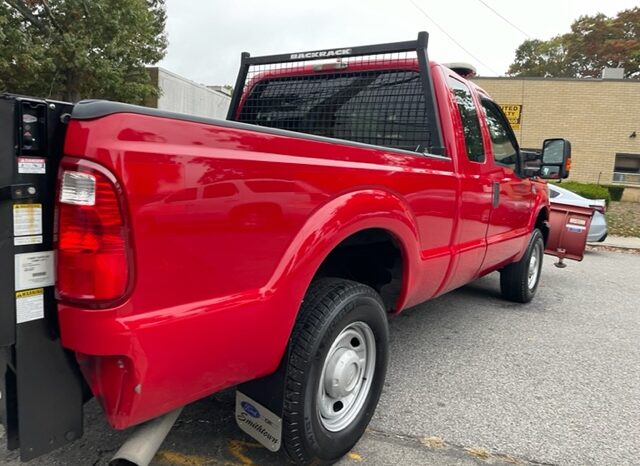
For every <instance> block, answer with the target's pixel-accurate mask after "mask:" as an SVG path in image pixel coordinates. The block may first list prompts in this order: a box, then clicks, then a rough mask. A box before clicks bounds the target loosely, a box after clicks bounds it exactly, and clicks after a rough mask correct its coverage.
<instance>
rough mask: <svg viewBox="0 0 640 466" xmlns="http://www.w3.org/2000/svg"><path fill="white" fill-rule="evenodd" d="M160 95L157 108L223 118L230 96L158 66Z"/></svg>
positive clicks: (225, 114)
mask: <svg viewBox="0 0 640 466" xmlns="http://www.w3.org/2000/svg"><path fill="white" fill-rule="evenodd" d="M158 86H159V87H160V91H161V95H160V97H159V98H158V109H160V110H167V111H170V112H179V113H187V114H189V115H197V116H203V117H209V118H218V119H225V118H226V117H227V110H228V109H229V103H230V102H231V97H229V96H228V95H226V94H224V93H222V92H219V91H214V90H212V89H209V88H207V87H206V86H204V85H202V84H198V83H196V82H193V81H190V80H188V79H186V78H183V77H182V76H179V75H177V74H174V73H172V72H170V71H167V70H165V69H163V68H158Z"/></svg>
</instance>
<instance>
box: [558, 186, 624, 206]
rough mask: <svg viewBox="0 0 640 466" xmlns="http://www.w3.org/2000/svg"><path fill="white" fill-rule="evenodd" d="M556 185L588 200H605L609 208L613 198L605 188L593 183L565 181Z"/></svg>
mask: <svg viewBox="0 0 640 466" xmlns="http://www.w3.org/2000/svg"><path fill="white" fill-rule="evenodd" d="M556 184H557V185H558V186H560V187H562V188H565V189H568V190H569V191H573V192H574V193H576V194H578V195H579V196H582V197H586V198H587V199H604V200H605V201H606V202H607V206H608V205H609V202H611V198H612V196H611V194H609V190H608V189H607V188H606V187H604V186H599V185H597V184H591V183H578V182H577V181H564V182H562V183H556ZM621 196H622V194H621Z"/></svg>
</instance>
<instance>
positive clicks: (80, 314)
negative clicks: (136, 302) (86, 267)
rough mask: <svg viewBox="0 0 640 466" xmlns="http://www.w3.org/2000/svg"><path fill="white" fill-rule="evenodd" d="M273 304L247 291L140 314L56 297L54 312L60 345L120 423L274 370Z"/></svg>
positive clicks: (284, 331) (280, 328)
mask: <svg viewBox="0 0 640 466" xmlns="http://www.w3.org/2000/svg"><path fill="white" fill-rule="evenodd" d="M272 309H282V307H278V306H277V305H275V299H265V298H264V297H260V296H258V295H257V294H255V293H251V294H243V295H236V296H234V297H233V298H232V299H228V300H226V302H221V301H220V300H217V302H216V300H213V301H210V302H204V303H191V304H189V305H184V306H177V307H174V308H169V309H163V310H159V311H155V312H150V313H143V314H131V309H130V306H129V305H128V304H125V305H123V306H122V307H120V308H118V309H115V310H105V311H99V310H86V309H78V308H75V307H72V306H68V305H64V304H60V305H59V316H60V328H61V335H62V344H63V346H64V347H66V348H68V349H71V350H73V351H74V352H75V353H76V358H77V360H78V363H79V365H80V368H81V371H82V373H83V375H84V377H85V379H86V380H87V382H88V383H89V385H90V387H91V390H92V392H93V394H94V395H95V397H96V398H97V399H98V400H99V402H100V404H101V405H102V407H103V410H104V412H105V415H106V417H107V419H108V421H109V423H110V424H111V425H112V426H113V427H114V428H116V429H124V428H127V427H129V426H132V425H135V424H139V423H141V422H144V421H146V420H149V419H152V418H154V417H157V416H159V415H161V414H164V413H166V412H169V411H171V410H173V409H176V408H178V407H181V406H184V405H185V404H188V403H190V402H192V401H195V400H197V399H199V398H202V397H204V396H207V395H209V394H212V393H214V392H216V391H219V390H222V389H224V388H227V387H229V386H232V385H236V384H238V383H242V382H245V381H248V380H251V379H254V378H257V377H261V376H264V375H267V374H269V373H271V372H273V371H274V370H275V369H276V368H277V365H278V363H279V362H280V358H281V357H282V354H283V353H284V350H285V346H286V342H287V336H288V332H289V329H288V328H287V325H286V320H285V319H282V320H279V319H274V316H273V315H271V314H270V313H269V310H272ZM126 314H129V315H128V316H126V317H122V315H126ZM278 320H279V321H278ZM274 322H278V324H277V325H276V324H274Z"/></svg>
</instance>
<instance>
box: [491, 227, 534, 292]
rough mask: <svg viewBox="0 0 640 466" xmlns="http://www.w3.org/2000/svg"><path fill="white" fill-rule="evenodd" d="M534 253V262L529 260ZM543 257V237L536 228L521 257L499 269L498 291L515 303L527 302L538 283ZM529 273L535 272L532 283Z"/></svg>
mask: <svg viewBox="0 0 640 466" xmlns="http://www.w3.org/2000/svg"><path fill="white" fill-rule="evenodd" d="M534 255H536V257H537V259H536V261H535V264H534V263H533V262H532V260H531V258H532V256H534ZM543 257H544V239H543V237H542V233H541V232H540V230H539V229H537V228H536V229H535V230H533V233H532V234H531V239H529V244H528V246H527V250H526V251H525V253H524V256H522V259H520V260H519V261H518V262H514V263H513V264H509V265H508V266H506V267H505V268H503V269H502V270H501V271H500V291H501V292H502V296H503V297H504V298H505V299H507V300H509V301H513V302H516V303H528V302H529V301H531V300H532V299H533V296H534V295H535V294H536V290H537V289H538V284H539V283H540V272H541V268H542V259H543ZM534 268H535V269H534ZM531 274H535V277H533V278H534V279H533V283H530V281H529V279H530V278H531V277H532V275H531Z"/></svg>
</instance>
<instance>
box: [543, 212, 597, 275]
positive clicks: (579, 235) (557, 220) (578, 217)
mask: <svg viewBox="0 0 640 466" xmlns="http://www.w3.org/2000/svg"><path fill="white" fill-rule="evenodd" d="M592 218H593V209H591V208H589V207H578V206H573V205H568V204H559V203H552V204H551V214H550V217H549V238H548V240H547V245H546V247H545V251H544V252H545V254H549V255H552V256H556V257H558V258H559V259H560V262H559V264H562V260H563V259H571V260H575V261H581V260H582V258H583V257H584V251H585V248H586V246H587V235H588V232H589V227H590V226H591V219H592Z"/></svg>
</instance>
